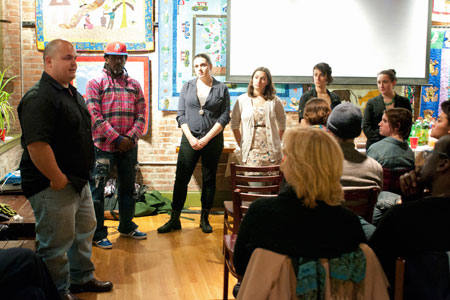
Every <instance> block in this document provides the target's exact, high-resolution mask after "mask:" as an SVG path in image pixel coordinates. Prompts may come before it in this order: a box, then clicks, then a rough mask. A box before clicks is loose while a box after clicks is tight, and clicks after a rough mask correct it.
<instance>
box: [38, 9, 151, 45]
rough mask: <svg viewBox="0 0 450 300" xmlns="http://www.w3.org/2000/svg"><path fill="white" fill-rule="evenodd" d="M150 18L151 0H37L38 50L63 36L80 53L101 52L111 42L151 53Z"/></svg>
mask: <svg viewBox="0 0 450 300" xmlns="http://www.w3.org/2000/svg"><path fill="white" fill-rule="evenodd" d="M153 16H154V7H153V0H139V1H135V0H94V1H85V0H77V1H75V0H46V1H44V0H36V35H37V38H36V40H37V47H38V49H39V50H43V49H44V48H45V45H46V44H47V43H48V42H50V41H51V40H53V39H57V38H61V37H64V39H66V40H68V41H70V42H72V43H73V44H74V46H75V48H76V49H77V50H82V51H103V49H104V48H105V46H106V44H107V43H108V42H114V41H121V42H122V43H125V44H126V45H127V49H128V51H143V50H145V51H153V50H154V49H155V42H154V32H153Z"/></svg>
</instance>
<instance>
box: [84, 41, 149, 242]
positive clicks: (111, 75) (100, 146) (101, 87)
mask: <svg viewBox="0 0 450 300" xmlns="http://www.w3.org/2000/svg"><path fill="white" fill-rule="evenodd" d="M127 57H128V53H127V47H126V45H125V44H123V43H121V42H112V43H109V44H108V45H107V46H106V48H105V55H104V58H105V65H104V67H103V72H102V75H101V76H99V77H98V78H94V79H92V80H90V81H89V82H88V84H87V86H86V101H87V107H88V109H89V112H90V113H91V119H92V135H93V140H94V145H95V166H94V171H93V174H92V175H93V176H92V180H91V182H90V186H91V192H92V199H93V201H94V208H95V215H96V217H97V229H96V231H95V234H94V239H93V243H94V245H95V246H98V247H100V248H103V249H110V248H112V244H111V242H110V241H109V240H108V229H107V227H106V226H105V225H104V189H105V185H106V181H107V180H108V177H109V176H110V173H111V170H112V169H113V166H114V165H115V166H116V167H117V188H118V201H119V214H120V217H119V221H120V223H119V228H118V230H119V232H120V235H121V236H124V237H129V238H134V239H145V238H147V234H146V233H143V232H141V231H139V230H138V229H137V227H138V226H137V225H136V224H135V223H134V222H133V217H134V210H135V200H134V199H133V192H134V184H135V177H136V164H137V153H138V146H137V142H138V139H139V138H140V137H141V136H142V134H143V132H144V126H145V99H144V94H143V92H142V89H141V86H140V84H139V82H138V81H137V80H135V79H133V78H131V77H129V76H128V73H127V72H126V69H125V63H126V61H127Z"/></svg>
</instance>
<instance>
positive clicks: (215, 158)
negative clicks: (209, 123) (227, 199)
mask: <svg viewBox="0 0 450 300" xmlns="http://www.w3.org/2000/svg"><path fill="white" fill-rule="evenodd" d="M222 149H223V132H221V133H219V134H218V135H216V136H215V137H214V138H213V139H212V140H211V141H209V143H208V145H206V146H205V147H204V148H203V149H201V150H194V149H192V147H191V144H189V141H188V140H187V138H186V136H185V135H184V134H183V137H182V138H181V145H180V151H179V152H178V161H177V171H176V175H175V185H174V187H173V199H172V209H173V210H177V211H180V210H182V209H183V206H184V202H186V195H187V189H188V184H189V181H190V180H191V177H192V174H193V173H194V169H195V166H196V165H197V162H198V160H199V158H200V157H201V158H202V196H201V202H202V208H203V209H211V207H212V205H213V202H214V195H215V193H216V173H217V165H218V164H219V159H220V155H221V154H222Z"/></svg>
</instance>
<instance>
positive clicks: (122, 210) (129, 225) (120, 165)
mask: <svg viewBox="0 0 450 300" xmlns="http://www.w3.org/2000/svg"><path fill="white" fill-rule="evenodd" d="M137 153H138V147H137V146H136V147H134V148H133V149H131V150H129V151H127V152H105V151H102V150H100V149H98V148H97V147H96V148H95V166H94V170H93V174H92V178H93V179H92V180H91V182H90V183H89V184H90V186H91V192H92V200H93V201H94V209H95V216H96V218H97V229H96V230H95V234H94V241H99V240H101V239H104V238H106V237H107V236H108V228H107V227H106V226H105V225H104V221H105V215H104V214H105V203H104V200H105V198H104V191H105V185H106V182H107V181H108V179H109V177H110V174H111V170H112V169H113V168H112V167H113V166H114V165H116V166H117V187H116V188H117V191H118V197H117V198H118V201H119V232H121V233H129V232H131V231H133V230H135V229H136V228H137V227H138V226H137V225H136V224H135V223H134V222H133V217H134V209H135V200H134V199H133V193H134V184H135V181H136V164H137Z"/></svg>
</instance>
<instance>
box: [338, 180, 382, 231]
mask: <svg viewBox="0 0 450 300" xmlns="http://www.w3.org/2000/svg"><path fill="white" fill-rule="evenodd" d="M379 193H380V189H379V188H359V189H348V190H344V198H345V201H344V203H343V205H344V206H345V207H347V208H349V209H351V210H352V211H354V212H355V213H356V214H357V215H359V216H361V217H363V218H364V219H365V220H366V221H367V222H369V223H372V217H373V208H374V207H375V204H376V203H377V199H378V194H379Z"/></svg>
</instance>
